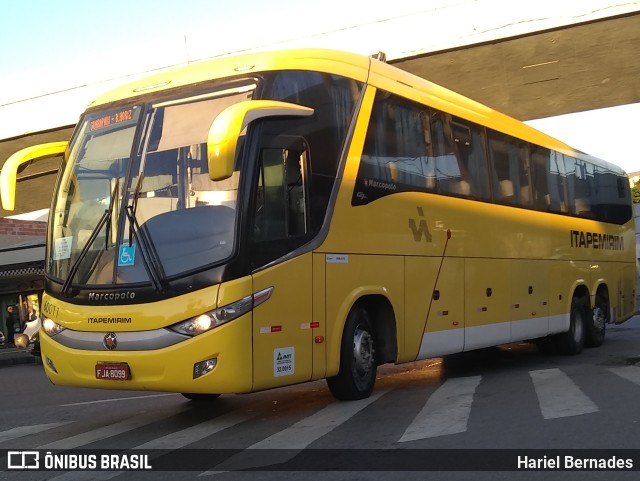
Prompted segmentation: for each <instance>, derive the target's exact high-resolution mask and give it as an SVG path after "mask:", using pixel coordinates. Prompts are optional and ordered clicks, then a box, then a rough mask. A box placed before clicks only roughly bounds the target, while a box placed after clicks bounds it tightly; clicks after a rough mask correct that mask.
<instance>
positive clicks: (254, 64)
mask: <svg viewBox="0 0 640 481" xmlns="http://www.w3.org/2000/svg"><path fill="white" fill-rule="evenodd" d="M52 155H63V156H64V157H63V163H62V167H61V169H60V174H59V178H58V181H57V186H56V188H55V193H54V198H53V202H52V206H51V210H50V217H49V227H48V242H47V246H48V248H47V256H46V269H45V270H46V283H45V284H46V288H45V293H44V297H43V306H42V312H43V313H44V314H45V316H46V319H44V322H43V329H42V331H41V336H40V343H41V351H42V358H43V366H44V370H45V372H46V375H47V376H48V377H49V379H50V380H51V381H52V382H53V383H54V384H59V385H71V386H84V387H90V388H102V389H131V390H154V391H168V392H178V393H183V394H184V395H185V396H186V397H187V398H190V399H208V398H212V397H215V396H217V395H220V394H221V393H247V392H252V391H258V390H264V389H269V388H275V387H278V386H285V385H291V384H294V383H301V382H305V381H310V380H317V379H323V378H326V379H327V383H328V386H329V388H330V390H331V392H332V393H333V395H334V396H336V397H337V398H338V399H361V398H365V397H367V396H369V395H370V393H371V392H372V390H373V387H374V382H375V379H376V370H377V366H379V365H381V364H384V363H404V362H409V361H415V360H418V359H424V358H431V357H436V356H442V355H446V354H451V353H457V352H462V351H468V350H473V349H478V348H483V347H487V346H495V345H500V344H504V343H510V342H515V341H522V340H531V341H535V342H538V343H539V344H540V345H543V346H546V347H553V348H554V349H557V350H559V351H561V352H564V353H569V354H577V353H579V352H580V351H581V350H582V348H583V346H599V345H600V344H602V342H603V341H604V336H605V331H606V325H607V324H608V323H619V322H622V321H624V320H626V319H628V318H629V317H631V316H632V315H633V314H634V313H635V292H634V289H635V241H634V225H633V218H632V208H631V196H630V188H629V181H628V178H627V176H626V174H625V173H624V172H623V171H622V170H621V169H620V168H618V167H616V166H614V165H611V164H609V163H606V162H604V161H601V160H598V159H596V158H593V157H590V156H588V155H585V154H583V153H581V152H577V151H575V150H574V149H572V148H570V147H569V146H567V145H565V144H563V143H561V142H559V141H557V140H555V139H553V138H551V137H549V136H547V135H544V134H542V133H540V132H538V131H536V130H534V129H533V128H531V127H528V126H526V125H524V124H522V123H521V122H519V121H516V120H514V119H512V118H509V117H507V116H505V115H503V114H500V113H498V112H496V111H494V110H492V109H490V108H488V107H486V106H483V105H480V104H479V103H477V102H474V101H472V100H469V99H467V98H465V97H462V96H460V95H458V94H455V93H453V92H451V91H449V90H447V89H445V88H442V87H440V86H438V85H435V84H433V83H430V82H428V81H426V80H423V79H420V78H417V77H415V76H413V75H410V74H408V73H406V72H404V71H401V70H399V69H397V68H395V67H393V66H391V65H388V64H386V63H384V62H382V61H379V60H377V59H374V58H369V57H366V56H360V55H355V54H350V53H341V52H334V51H325V50H313V49H310V50H289V51H281V52H270V53H257V54H250V55H244V56H237V57H229V58H222V59H218V60H214V61H210V62H203V63H197V64H192V65H189V66H185V67H183V68H180V69H176V70H172V71H168V72H165V73H159V74H157V75H155V76H153V77H149V78H146V79H144V80H139V81H136V82H134V83H131V84H128V85H125V86H122V87H120V88H117V89H115V90H113V91H111V92H109V93H106V94H105V95H103V96H101V97H99V98H98V99H96V100H95V101H94V102H93V103H92V104H91V105H90V106H89V107H88V108H87V110H86V112H85V113H84V114H83V115H82V117H81V118H80V120H79V122H78V124H77V127H76V129H75V132H74V134H73V136H72V138H71V140H70V141H69V142H68V143H67V142H59V143H52V144H45V145H41V146H36V147H31V148H29V149H25V150H23V151H20V152H18V153H16V154H14V155H13V156H12V157H11V158H10V159H9V160H7V162H6V163H5V165H4V167H3V169H2V173H1V176H0V184H1V186H0V189H1V194H2V203H3V206H4V208H5V209H11V208H13V204H14V200H15V199H14V198H15V182H16V175H17V174H16V172H17V170H18V168H19V166H20V165H21V164H25V163H27V162H32V161H35V160H38V159H40V158H44V157H46V156H52Z"/></svg>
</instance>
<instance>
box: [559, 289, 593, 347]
mask: <svg viewBox="0 0 640 481" xmlns="http://www.w3.org/2000/svg"><path fill="white" fill-rule="evenodd" d="M588 318H589V309H588V306H587V302H586V298H585V297H574V298H573V300H572V301H571V312H570V314H569V319H570V320H569V330H568V331H567V332H563V333H562V334H558V335H557V337H556V346H557V347H558V351H559V352H560V353H561V354H567V355H575V354H580V353H581V352H582V348H583V347H584V345H585V341H586V330H587V327H586V326H587V319H588Z"/></svg>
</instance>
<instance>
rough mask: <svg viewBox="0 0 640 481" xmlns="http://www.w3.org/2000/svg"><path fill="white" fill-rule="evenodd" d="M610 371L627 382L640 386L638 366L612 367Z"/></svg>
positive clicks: (639, 368) (639, 369)
mask: <svg viewBox="0 0 640 481" xmlns="http://www.w3.org/2000/svg"><path fill="white" fill-rule="evenodd" d="M609 371H611V372H612V373H614V374H616V375H618V376H620V377H622V378H624V379H626V380H627V381H631V382H632V383H634V384H638V385H640V367H638V366H625V367H612V368H610V369H609Z"/></svg>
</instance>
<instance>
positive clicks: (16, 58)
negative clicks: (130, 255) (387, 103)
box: [0, 0, 640, 172]
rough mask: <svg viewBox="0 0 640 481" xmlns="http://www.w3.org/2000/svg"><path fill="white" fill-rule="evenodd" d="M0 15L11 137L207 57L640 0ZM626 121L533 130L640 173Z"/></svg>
mask: <svg viewBox="0 0 640 481" xmlns="http://www.w3.org/2000/svg"><path fill="white" fill-rule="evenodd" d="M0 8H1V9H2V14H1V15H0V45H2V46H3V47H2V48H0V85H1V86H2V88H0V139H4V138H9V137H13V136H17V135H22V134H24V133H27V132H35V131H39V130H45V129H48V128H53V127H59V126H63V125H69V124H73V123H75V122H76V121H77V119H78V117H79V115H80V114H81V112H82V111H83V110H84V108H85V107H86V106H87V105H88V104H89V102H90V101H91V100H92V99H93V98H94V97H96V96H97V95H99V94H100V93H102V92H104V91H106V90H108V89H110V88H112V87H115V86H116V85H118V84H121V83H124V82H126V81H129V80H132V79H133V78H136V77H139V76H143V75H146V74H149V73H152V72H155V71H157V70H161V69H165V68H170V67H175V66H180V65H185V64H187V63H190V62H195V61H199V60H203V59H207V58H213V57H217V56H222V55H228V54H233V53H241V52H247V51H250V50H256V49H273V48H288V47H324V48H337V49H342V50H348V51H353V52H357V53H362V54H373V53H375V52H378V51H384V52H385V53H386V54H387V57H388V58H390V59H393V58H400V57H403V56H409V55H416V54H419V53H424V52H429V51H437V50H442V49H445V48H452V47H457V46H461V45H468V44H473V43H477V42H482V41H487V40H493V39H496V38H503V37H509V36H513V35H518V34H521V33H524V32H526V31H535V30H541V29H546V28H553V27H557V26H561V25H567V24H571V23H577V22H583V21H587V20H591V19H596V18H602V17H607V16H611V15H618V14H622V13H627V12H631V11H638V10H640V0H639V1H624V0H619V1H615V0H564V1H559V0H537V1H535V2H516V1H513V0H393V1H389V0H322V1H318V0H304V1H301V0H242V1H230V0H180V1H168V0H153V1H151V0H127V1H123V0H110V1H109V2H94V1H86V0H82V1H79V0H56V1H50V2H42V0H21V1H15V0H0ZM621 122H622V123H623V124H624V125H627V126H628V128H631V129H633V128H634V127H633V126H636V131H638V130H639V129H638V127H640V104H634V105H628V106H623V107H618V108H610V109H602V110H599V111H591V112H583V113H580V114H572V115H564V116H560V117H554V118H548V119H540V120H534V121H531V122H528V123H530V124H531V125H533V126H534V127H536V128H538V129H540V130H543V131H545V132H547V133H549V134H551V135H553V136H555V137H557V138H559V139H561V140H563V141H565V142H566V143H568V144H569V145H571V146H573V147H574V148H577V149H579V150H582V151H585V152H587V153H589V154H592V155H595V156H597V157H601V158H604V159H606V160H609V161H611V162H613V163H616V164H618V165H620V166H621V167H623V168H624V169H625V170H626V171H627V172H633V171H640V157H639V154H638V153H637V152H636V151H634V150H633V149H629V148H628V147H629V145H628V144H626V143H624V142H610V141H607V139H611V138H613V137H615V136H616V135H619V125H620V124H621ZM606 128H610V129H611V130H610V131H609V132H606V130H604V131H603V129H606ZM63 140H66V139H63Z"/></svg>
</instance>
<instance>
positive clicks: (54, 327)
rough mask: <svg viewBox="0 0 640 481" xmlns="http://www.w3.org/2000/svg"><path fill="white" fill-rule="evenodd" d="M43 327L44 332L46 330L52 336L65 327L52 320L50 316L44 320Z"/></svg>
mask: <svg viewBox="0 0 640 481" xmlns="http://www.w3.org/2000/svg"><path fill="white" fill-rule="evenodd" d="M42 329H43V330H44V332H46V333H47V334H49V335H50V336H55V335H56V334H58V333H59V332H60V331H63V330H64V327H62V326H61V325H60V324H58V323H56V322H54V321H52V320H51V319H49V318H48V317H45V318H44V320H43V321H42Z"/></svg>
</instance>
